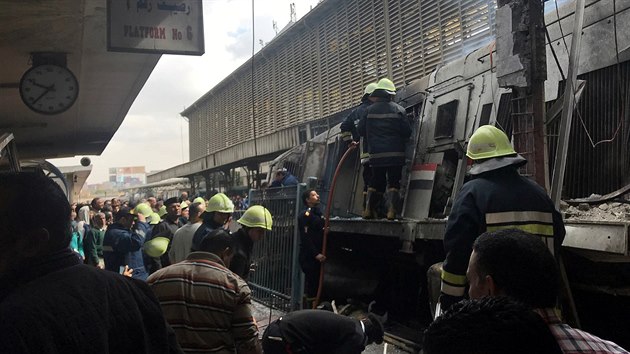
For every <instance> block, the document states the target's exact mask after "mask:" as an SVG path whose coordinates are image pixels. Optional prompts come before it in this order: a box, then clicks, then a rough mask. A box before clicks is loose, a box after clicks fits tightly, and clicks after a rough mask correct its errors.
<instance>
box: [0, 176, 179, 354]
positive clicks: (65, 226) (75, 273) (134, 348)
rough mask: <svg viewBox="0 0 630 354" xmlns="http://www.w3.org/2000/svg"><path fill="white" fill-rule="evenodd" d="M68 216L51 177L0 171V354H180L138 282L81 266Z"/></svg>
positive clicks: (145, 288) (150, 296) (153, 302)
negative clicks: (26, 203) (26, 206)
mask: <svg viewBox="0 0 630 354" xmlns="http://www.w3.org/2000/svg"><path fill="white" fill-rule="evenodd" d="M25 198H26V199H25ZM22 200H37V203H33V205H32V206H31V207H30V208H31V209H30V211H31V212H32V213H24V212H23V210H21V209H20V208H15V205H19V204H20V201H22ZM69 214H70V205H69V204H68V200H67V199H66V196H65V195H64V193H63V192H62V190H61V188H59V186H58V185H57V184H56V183H55V182H54V181H53V180H51V179H50V178H47V177H44V176H43V175H39V174H35V173H10V174H0V215H2V220H3V221H2V223H0V245H1V246H0V318H1V319H2V321H0V353H71V354H72V353H77V354H79V353H178V352H181V349H179V347H178V346H177V343H176V342H174V338H175V337H174V334H173V331H172V330H171V329H170V327H168V326H167V324H166V322H165V320H164V316H163V315H162V312H161V310H160V306H159V303H158V302H157V299H156V298H155V296H154V295H153V293H152V292H151V289H149V287H148V286H147V285H146V284H145V283H144V282H141V281H138V280H135V279H131V278H127V277H123V276H122V275H119V274H115V273H112V272H106V271H103V270H100V269H97V268H96V267H92V266H88V265H84V264H80V262H79V259H78V258H77V257H76V256H75V255H74V254H73V253H72V251H71V250H70V249H69V247H68V244H69V242H70V225H69V220H68V215H69ZM33 215H37V217H33Z"/></svg>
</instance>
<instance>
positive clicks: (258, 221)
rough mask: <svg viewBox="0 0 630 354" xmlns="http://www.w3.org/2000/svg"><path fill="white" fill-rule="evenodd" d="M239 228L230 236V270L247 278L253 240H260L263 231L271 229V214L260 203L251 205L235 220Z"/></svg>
mask: <svg viewBox="0 0 630 354" xmlns="http://www.w3.org/2000/svg"><path fill="white" fill-rule="evenodd" d="M236 222H238V223H239V224H240V225H241V228H240V229H239V230H238V231H236V232H235V233H234V234H233V235H232V236H233V237H234V257H233V258H232V262H231V263H230V270H231V271H232V272H234V273H235V274H237V275H238V276H240V277H241V278H243V279H245V280H247V277H248V276H249V271H250V269H252V249H253V248H254V242H256V241H260V240H261V239H262V238H263V236H264V235H265V231H271V226H272V224H273V220H272V216H271V213H270V212H269V210H267V208H265V207H263V206H262V205H252V206H250V207H249V208H248V209H247V210H246V211H245V213H243V215H242V216H241V217H240V218H239V219H238V220H237V221H236Z"/></svg>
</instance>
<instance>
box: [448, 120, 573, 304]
mask: <svg viewBox="0 0 630 354" xmlns="http://www.w3.org/2000/svg"><path fill="white" fill-rule="evenodd" d="M484 127H488V126H484ZM481 128H483V127H481ZM481 128H480V129H481ZM492 128H493V130H491V132H492V133H495V131H494V129H496V128H494V127H492ZM496 130H498V129H496ZM475 134H476V133H475ZM496 134H498V133H496ZM501 134H503V133H502V132H501ZM503 136H505V134H503ZM473 138H474V135H473V137H471V143H472V142H473ZM501 138H503V137H501ZM504 139H505V144H507V145H509V141H508V139H507V136H505V137H504ZM471 143H469V146H470V144H471ZM489 145H496V146H501V142H498V143H496V144H489ZM506 150H507V152H510V151H511V152H513V154H512V155H510V156H505V157H500V158H491V159H489V160H488V161H486V162H483V163H481V164H480V165H477V166H474V167H473V169H471V173H472V174H473V175H474V179H472V180H470V181H469V182H467V183H465V184H464V185H463V186H462V189H461V190H460V192H459V193H458V194H457V197H456V199H455V202H454V203H453V208H452V211H451V214H450V215H449V217H448V222H447V224H446V232H445V234H444V250H445V251H446V260H445V261H444V264H443V270H442V296H441V298H440V304H441V308H442V310H446V309H447V308H448V307H450V306H451V305H452V304H453V303H455V302H457V301H459V300H461V299H462V298H463V296H464V291H465V287H466V269H467V268H468V260H469V258H470V254H471V253H472V245H473V243H474V241H475V240H476V239H477V237H478V236H479V235H481V234H482V233H484V232H486V231H497V230H502V229H520V230H523V231H526V232H529V233H531V234H533V235H536V236H539V237H540V238H541V239H542V241H544V242H545V243H546V244H547V246H548V247H549V248H550V250H552V252H553V250H554V248H555V249H559V247H560V246H561V245H562V241H563V240H564V235H565V230H564V223H563V221H562V216H561V215H560V213H559V212H558V211H557V210H556V208H555V206H554V204H553V202H552V201H551V199H550V198H549V196H548V195H547V193H546V192H545V190H544V189H543V188H542V187H540V186H539V185H538V184H536V183H535V182H534V181H532V180H530V179H528V178H527V177H523V176H521V175H519V173H518V167H519V166H522V165H523V164H525V163H526V160H525V159H524V158H523V157H521V156H520V155H516V153H515V152H514V150H513V149H512V148H511V146H508V147H507V148H506ZM469 156H470V155H469Z"/></svg>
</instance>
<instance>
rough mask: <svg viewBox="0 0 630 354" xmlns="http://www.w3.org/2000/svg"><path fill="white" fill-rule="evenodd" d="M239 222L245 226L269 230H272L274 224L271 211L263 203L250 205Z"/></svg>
mask: <svg viewBox="0 0 630 354" xmlns="http://www.w3.org/2000/svg"><path fill="white" fill-rule="evenodd" d="M237 222H238V223H239V224H241V225H243V226H247V227H260V228H263V229H267V230H271V226H272V224H273V220H272V216H271V213H270V212H269V210H267V208H265V207H263V206H262V205H252V206H250V207H249V208H248V209H247V210H246V211H245V213H243V216H241V218H240V219H238V220H237Z"/></svg>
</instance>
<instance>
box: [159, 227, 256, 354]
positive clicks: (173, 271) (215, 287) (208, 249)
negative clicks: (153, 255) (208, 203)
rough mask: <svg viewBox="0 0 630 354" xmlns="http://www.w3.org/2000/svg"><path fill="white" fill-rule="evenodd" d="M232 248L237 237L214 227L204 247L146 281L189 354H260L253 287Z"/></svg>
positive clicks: (178, 339) (202, 244) (183, 347)
mask: <svg viewBox="0 0 630 354" xmlns="http://www.w3.org/2000/svg"><path fill="white" fill-rule="evenodd" d="M232 249H233V238H232V237H230V235H228V234H227V232H226V231H224V230H223V229H217V230H213V231H212V232H211V233H210V234H209V235H208V236H206V237H205V238H204V240H203V241H202V243H201V246H200V251H198V252H193V253H191V254H190V255H189V256H188V257H187V258H186V260H184V261H183V262H180V263H177V264H174V265H171V266H168V267H166V268H163V269H160V270H159V271H157V272H155V273H154V274H152V275H151V276H150V277H149V279H148V280H147V282H148V283H149V285H150V286H151V288H152V289H153V291H154V292H155V294H156V296H157V298H158V300H159V301H160V305H161V307H162V310H163V311H164V316H165V317H166V319H167V321H168V323H169V324H170V325H171V327H173V329H174V330H175V334H176V336H177V341H178V342H179V344H180V345H181V347H182V349H183V350H184V352H186V353H238V354H242V353H245V354H260V353H261V349H260V344H259V342H258V328H257V326H256V323H255V322H254V319H253V317H252V313H251V308H250V305H251V290H250V289H249V287H248V286H247V284H246V283H245V281H243V280H242V279H241V278H239V277H238V276H237V275H236V274H234V273H232V272H231V271H230V270H229V269H228V267H229V265H230V261H231V259H232V256H233V251H232Z"/></svg>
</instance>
